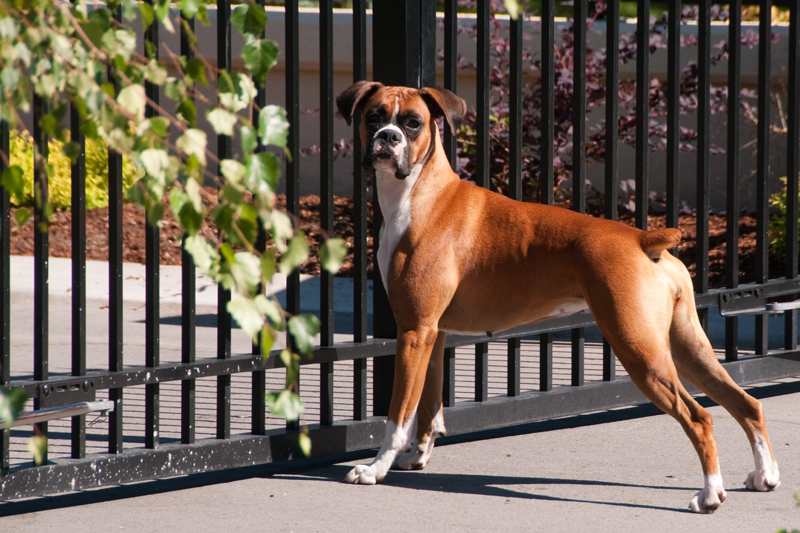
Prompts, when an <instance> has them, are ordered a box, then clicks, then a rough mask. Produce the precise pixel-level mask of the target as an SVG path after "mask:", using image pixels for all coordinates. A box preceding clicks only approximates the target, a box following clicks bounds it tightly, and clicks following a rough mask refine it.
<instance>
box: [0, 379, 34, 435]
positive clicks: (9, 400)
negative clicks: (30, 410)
mask: <svg viewBox="0 0 800 533" xmlns="http://www.w3.org/2000/svg"><path fill="white" fill-rule="evenodd" d="M26 401H28V396H27V395H26V394H25V391H24V390H23V389H20V388H13V389H9V388H7V387H0V420H2V421H3V422H4V423H5V424H6V426H7V427H8V426H10V425H11V423H12V422H14V421H15V420H16V419H17V418H19V415H20V413H22V409H23V407H25V402H26Z"/></svg>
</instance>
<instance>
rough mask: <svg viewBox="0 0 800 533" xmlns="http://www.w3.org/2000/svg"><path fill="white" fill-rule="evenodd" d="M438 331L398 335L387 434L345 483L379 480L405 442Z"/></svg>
mask: <svg viewBox="0 0 800 533" xmlns="http://www.w3.org/2000/svg"><path fill="white" fill-rule="evenodd" d="M437 333H438V331H437V328H433V327H418V328H415V329H413V330H409V331H405V332H403V333H400V334H399V335H398V337H397V351H396V353H395V370H394V388H393V389H392V402H391V405H390V406H389V417H388V420H387V422H386V436H385V437H384V439H383V444H382V445H381V449H380V450H379V451H378V455H377V457H375V460H374V461H373V462H372V463H370V464H368V465H358V466H356V467H355V468H353V469H352V470H351V471H350V472H349V473H348V474H347V476H345V478H344V480H345V481H346V482H347V483H360V484H363V485H374V484H375V483H380V482H381V481H383V478H385V477H386V473H387V472H388V471H389V469H390V468H391V466H392V464H393V463H394V461H395V458H396V457H397V454H398V453H399V452H400V451H402V450H403V449H404V448H405V447H406V445H407V444H408V439H409V435H410V432H411V431H412V430H413V427H412V426H413V423H414V414H415V412H416V409H417V405H418V404H419V398H420V396H421V395H422V388H423V385H424V383H425V374H426V372H427V368H428V361H429V360H430V357H431V351H432V349H433V345H434V342H435V340H436V335H437Z"/></svg>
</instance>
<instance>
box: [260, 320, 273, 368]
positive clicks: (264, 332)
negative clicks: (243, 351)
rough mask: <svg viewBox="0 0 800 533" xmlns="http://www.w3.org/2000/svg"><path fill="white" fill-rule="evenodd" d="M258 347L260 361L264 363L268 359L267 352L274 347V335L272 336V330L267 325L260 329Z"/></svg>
mask: <svg viewBox="0 0 800 533" xmlns="http://www.w3.org/2000/svg"><path fill="white" fill-rule="evenodd" d="M258 345H259V348H261V356H262V360H263V361H264V362H266V360H267V357H269V352H270V351H271V350H272V347H273V346H274V345H275V335H273V334H272V328H270V327H269V326H267V325H265V326H264V327H263V328H261V339H260V340H259V343H258Z"/></svg>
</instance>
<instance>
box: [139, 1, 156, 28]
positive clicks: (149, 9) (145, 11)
mask: <svg viewBox="0 0 800 533" xmlns="http://www.w3.org/2000/svg"><path fill="white" fill-rule="evenodd" d="M139 12H140V13H141V14H142V31H144V30H146V29H147V28H149V27H150V24H152V23H153V21H154V20H155V18H156V14H155V12H153V6H151V5H150V4H145V3H144V2H140V3H139Z"/></svg>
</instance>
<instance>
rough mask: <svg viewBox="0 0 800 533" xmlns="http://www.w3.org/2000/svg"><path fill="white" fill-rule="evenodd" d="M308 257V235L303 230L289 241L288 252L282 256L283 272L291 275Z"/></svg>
mask: <svg viewBox="0 0 800 533" xmlns="http://www.w3.org/2000/svg"><path fill="white" fill-rule="evenodd" d="M306 259H308V243H307V242H306V235H305V233H303V232H302V231H300V232H298V233H297V236H296V237H295V238H294V239H292V240H291V241H290V242H289V246H288V248H287V249H286V252H285V253H284V254H283V255H282V256H281V263H280V267H279V268H280V271H281V274H285V275H287V276H288V275H289V274H291V273H292V271H293V270H294V269H295V268H297V267H299V266H300V265H302V264H303V262H304V261H305V260H306Z"/></svg>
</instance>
